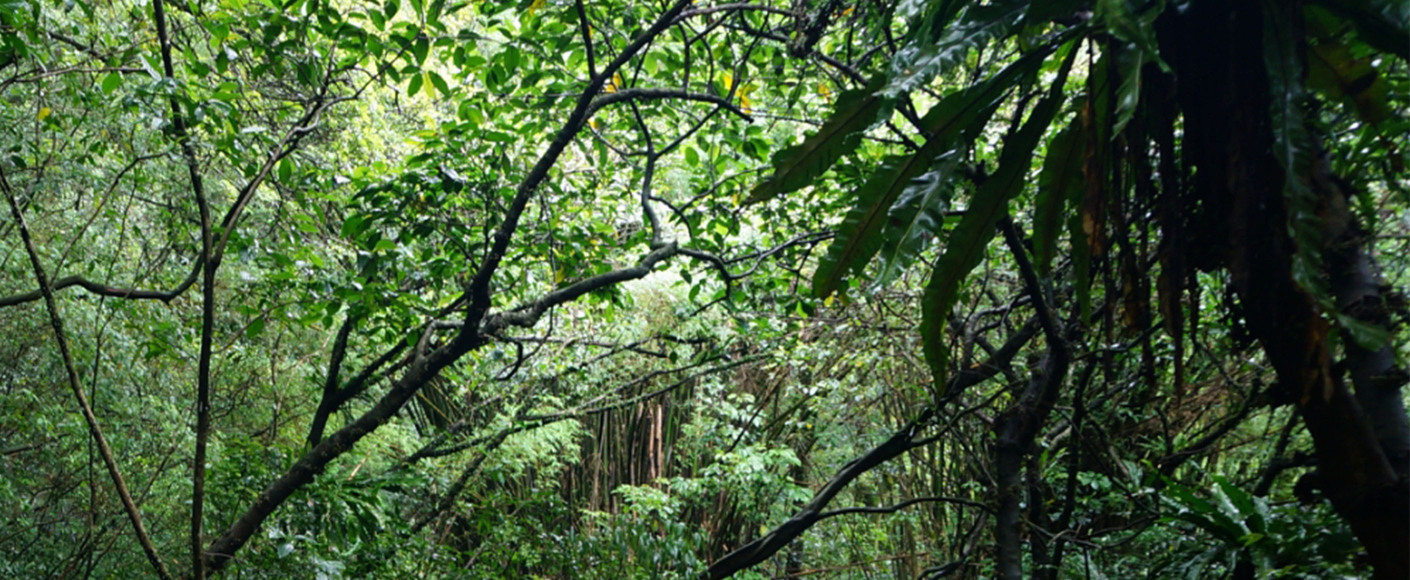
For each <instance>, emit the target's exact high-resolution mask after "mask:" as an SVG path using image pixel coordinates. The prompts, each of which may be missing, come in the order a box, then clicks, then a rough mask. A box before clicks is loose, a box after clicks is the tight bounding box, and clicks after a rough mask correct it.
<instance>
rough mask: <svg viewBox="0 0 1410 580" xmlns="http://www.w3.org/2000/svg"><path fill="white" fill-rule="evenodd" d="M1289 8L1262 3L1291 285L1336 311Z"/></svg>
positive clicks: (1296, 45) (1298, 58) (1264, 48)
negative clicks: (1326, 273) (1325, 269)
mask: <svg viewBox="0 0 1410 580" xmlns="http://www.w3.org/2000/svg"><path fill="white" fill-rule="evenodd" d="M1284 10H1285V8H1284V7H1282V6H1281V5H1278V4H1276V3H1273V2H1270V1H1268V0H1265V1H1264V2H1263V16H1264V24H1263V58H1264V63H1265V65H1266V68H1267V69H1268V96H1269V101H1270V103H1271V105H1270V110H1269V116H1270V117H1271V118H1272V120H1273V156H1274V157H1275V158H1277V160H1278V164H1279V165H1281V166H1282V168H1283V198H1284V200H1285V201H1286V202H1287V205H1288V224H1287V227H1288V234H1289V235H1290V236H1291V237H1292V239H1293V241H1294V242H1295V243H1296V246H1297V248H1296V250H1295V251H1294V252H1293V257H1292V262H1293V263H1292V276H1293V281H1295V282H1297V285H1298V286H1299V287H1301V288H1302V289H1303V290H1305V291H1307V292H1308V293H1309V294H1311V295H1312V297H1313V298H1314V299H1315V300H1316V301H1317V303H1318V304H1319V305H1321V306H1322V308H1323V310H1325V311H1328V312H1334V311H1335V310H1336V305H1335V303H1334V302H1333V300H1332V297H1331V292H1330V290H1328V288H1327V286H1326V283H1325V281H1324V280H1323V279H1322V276H1321V272H1322V231H1321V230H1322V218H1321V216H1320V215H1318V213H1317V206H1318V199H1317V194H1316V192H1314V191H1313V189H1312V184H1311V183H1310V182H1309V179H1310V176H1311V175H1312V156H1313V151H1314V148H1315V146H1314V145H1313V143H1312V137H1311V135H1309V134H1308V132H1307V126H1306V121H1305V120H1304V118H1303V110H1302V106H1301V100H1302V98H1303V93H1302V82H1301V80H1302V61H1301V59H1300V57H1299V54H1298V40H1299V37H1298V34H1296V33H1295V31H1294V30H1293V28H1292V24H1291V23H1290V22H1288V18H1287V15H1285V14H1284Z"/></svg>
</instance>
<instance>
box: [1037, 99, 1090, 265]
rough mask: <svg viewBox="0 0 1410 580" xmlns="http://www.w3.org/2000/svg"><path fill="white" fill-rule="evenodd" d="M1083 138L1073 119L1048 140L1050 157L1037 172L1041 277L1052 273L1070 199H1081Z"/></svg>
mask: <svg viewBox="0 0 1410 580" xmlns="http://www.w3.org/2000/svg"><path fill="white" fill-rule="evenodd" d="M1084 139H1085V136H1084V135H1083V133H1082V124H1081V123H1080V122H1078V121H1073V123H1072V124H1071V125H1068V126H1067V128H1066V129H1063V131H1062V132H1061V133H1058V134H1057V136H1056V137H1053V139H1052V141H1049V142H1048V157H1047V159H1044V160H1043V171H1042V173H1040V174H1038V195H1037V197H1036V199H1035V201H1034V204H1033V207H1034V211H1033V260H1034V262H1035V266H1036V267H1037V268H1038V274H1039V275H1041V276H1047V275H1048V274H1049V273H1051V272H1052V263H1053V256H1055V255H1056V254H1057V238H1058V233H1059V232H1061V231H1062V215H1063V210H1064V209H1066V207H1067V201H1068V200H1069V199H1074V198H1076V199H1080V198H1081V191H1082V152H1083V151H1084V147H1083V140H1084Z"/></svg>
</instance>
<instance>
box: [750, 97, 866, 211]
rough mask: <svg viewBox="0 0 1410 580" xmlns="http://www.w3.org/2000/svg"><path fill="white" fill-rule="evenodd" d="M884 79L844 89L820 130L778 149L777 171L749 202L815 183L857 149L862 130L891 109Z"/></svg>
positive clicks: (751, 194) (757, 186)
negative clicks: (879, 92) (883, 91)
mask: <svg viewBox="0 0 1410 580" xmlns="http://www.w3.org/2000/svg"><path fill="white" fill-rule="evenodd" d="M881 80H882V79H881V78H877V79H875V80H873V81H872V82H871V83H870V84H868V85H867V86H866V88H862V89H857V90H853V91H847V92H845V93H843V94H842V95H841V96H839V97H838V98H837V104H836V106H835V107H834V109H833V113H832V115H831V116H830V117H829V118H828V120H827V122H826V123H823V126H822V127H820V128H819V129H818V130H817V132H815V133H813V134H812V135H810V136H809V137H808V138H807V139H804V140H803V142H802V143H800V144H798V145H795V146H793V147H789V148H787V149H784V150H782V151H779V152H778V153H776V154H775V155H774V157H773V166H774V173H773V175H771V176H769V178H768V179H765V180H764V181H762V182H760V183H759V184H758V185H756V186H754V190H753V191H751V192H750V193H749V198H748V199H746V200H745V204H752V203H758V202H761V201H766V200H769V199H773V198H774V197H777V196H779V195H783V194H785V193H789V192H792V191H797V190H799V189H802V188H804V187H807V186H809V185H812V183H813V180H814V179H817V177H818V176H819V175H822V174H823V173H824V172H826V171H827V169H828V168H829V167H832V164H833V163H836V162H837V160H838V159H841V158H842V156H843V155H846V154H848V153H851V152H852V151H854V150H856V148H857V145H858V144H860V143H861V140H862V132H864V131H866V130H867V129H868V128H870V127H871V126H872V125H874V124H876V123H877V121H879V120H880V119H881V117H882V114H883V113H885V112H888V111H890V110H891V101H890V99H884V98H881V97H880V96H878V95H877V94H876V89H878V88H880V86H881Z"/></svg>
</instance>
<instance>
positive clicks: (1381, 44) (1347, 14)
mask: <svg viewBox="0 0 1410 580" xmlns="http://www.w3.org/2000/svg"><path fill="white" fill-rule="evenodd" d="M1314 4H1316V5H1318V6H1320V7H1322V8H1325V9H1326V10H1328V11H1331V12H1334V13H1336V14H1338V15H1340V16H1342V17H1344V18H1346V19H1347V20H1350V21H1351V23H1352V24H1353V25H1355V26H1356V33H1357V35H1359V36H1360V37H1361V39H1362V40H1365V41H1366V44H1369V45H1371V46H1373V47H1375V48H1376V50H1381V51H1385V52H1388V53H1391V54H1394V55H1396V56H1399V57H1400V58H1402V59H1405V60H1410V2H1406V1H1405V0H1335V1H1334V0H1317V1H1316V2H1314Z"/></svg>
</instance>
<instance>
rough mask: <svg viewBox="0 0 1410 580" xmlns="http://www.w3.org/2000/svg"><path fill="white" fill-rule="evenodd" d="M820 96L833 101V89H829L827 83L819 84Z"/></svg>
mask: <svg viewBox="0 0 1410 580" xmlns="http://www.w3.org/2000/svg"><path fill="white" fill-rule="evenodd" d="M818 95H819V96H821V97H822V98H824V99H831V98H832V89H830V88H828V86H827V83H818Z"/></svg>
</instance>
